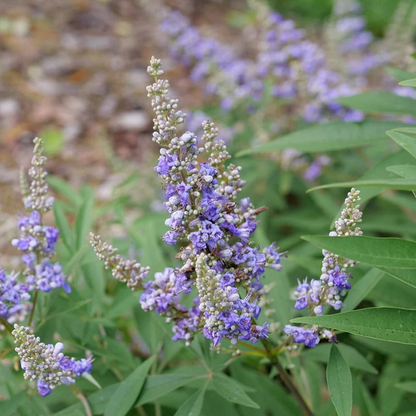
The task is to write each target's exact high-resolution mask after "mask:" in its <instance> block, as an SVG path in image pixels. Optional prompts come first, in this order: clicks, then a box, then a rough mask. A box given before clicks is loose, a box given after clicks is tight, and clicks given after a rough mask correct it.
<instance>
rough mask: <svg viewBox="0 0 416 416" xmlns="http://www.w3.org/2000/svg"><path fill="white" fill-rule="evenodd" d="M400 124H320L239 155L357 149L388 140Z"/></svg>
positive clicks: (373, 122)
mask: <svg viewBox="0 0 416 416" xmlns="http://www.w3.org/2000/svg"><path fill="white" fill-rule="evenodd" d="M397 124H398V123H395V122H392V121H382V120H368V121H364V122H362V123H343V122H340V121H336V122H332V123H325V124H316V125H314V126H311V127H307V128H304V129H302V130H299V131H295V132H293V133H289V134H286V135H284V136H282V137H280V138H278V139H276V140H272V141H270V142H268V143H265V144H263V145H261V146H258V147H252V148H249V149H245V150H243V151H241V152H239V153H238V154H237V156H243V155H248V154H253V153H267V152H276V151H279V150H283V149H296V150H298V151H300V152H311V153H320V152H331V151H336V150H344V149H353V148H356V147H362V146H368V145H372V144H377V143H379V142H385V141H387V140H388V137H387V135H386V130H388V129H391V128H394V127H395V126H397Z"/></svg>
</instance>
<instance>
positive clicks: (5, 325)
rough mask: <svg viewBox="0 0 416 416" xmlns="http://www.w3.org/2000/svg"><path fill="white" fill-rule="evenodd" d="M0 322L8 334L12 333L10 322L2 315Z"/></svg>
mask: <svg viewBox="0 0 416 416" xmlns="http://www.w3.org/2000/svg"><path fill="white" fill-rule="evenodd" d="M0 323H1V324H2V325H3V326H4V327H5V328H6V330H7V332H9V334H10V335H11V334H12V331H13V329H12V327H11V326H10V324H9V323H8V322H7V321H6V320H5V319H4V318H2V317H0Z"/></svg>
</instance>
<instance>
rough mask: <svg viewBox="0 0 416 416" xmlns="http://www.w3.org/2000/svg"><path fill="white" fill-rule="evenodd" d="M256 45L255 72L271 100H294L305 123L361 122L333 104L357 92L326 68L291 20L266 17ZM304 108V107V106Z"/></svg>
mask: <svg viewBox="0 0 416 416" xmlns="http://www.w3.org/2000/svg"><path fill="white" fill-rule="evenodd" d="M265 25H266V28H267V30H266V32H265V36H264V39H262V41H261V44H260V54H259V56H258V72H259V75H260V76H261V77H263V78H266V77H269V78H270V79H271V80H272V81H273V83H274V87H273V90H272V93H273V95H274V96H275V97H279V98H285V99H290V100H291V101H293V100H295V105H296V106H297V108H299V109H300V111H301V112H302V116H303V118H304V120H305V121H306V122H308V123H312V122H318V121H326V120H329V119H334V118H336V119H341V120H345V121H361V120H362V119H363V114H362V113H360V112H358V111H356V110H350V109H346V108H344V107H342V106H341V105H340V104H339V103H337V102H336V101H335V100H336V99H337V98H339V97H342V96H347V95H353V94H355V93H357V92H358V91H357V90H356V89H355V88H353V87H351V86H350V85H348V84H347V83H346V82H345V80H344V79H343V78H342V76H341V75H340V74H338V73H336V72H334V71H331V70H330V69H329V68H328V65H327V60H326V56H325V53H324V51H323V50H322V49H321V48H320V47H319V46H318V45H317V44H315V43H313V42H310V41H309V40H307V39H306V38H305V33H304V31H303V30H300V29H297V28H296V26H295V23H294V22H293V21H292V20H285V19H283V17H282V16H281V15H280V14H278V13H272V14H270V15H269V16H268V18H267V20H266V22H265ZM305 102H306V103H307V104H304V103H305Z"/></svg>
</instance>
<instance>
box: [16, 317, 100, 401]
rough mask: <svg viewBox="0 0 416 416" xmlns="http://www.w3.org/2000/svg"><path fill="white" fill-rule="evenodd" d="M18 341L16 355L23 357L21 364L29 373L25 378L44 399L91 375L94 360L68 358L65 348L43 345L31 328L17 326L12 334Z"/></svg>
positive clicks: (56, 345) (59, 344) (26, 373)
mask: <svg viewBox="0 0 416 416" xmlns="http://www.w3.org/2000/svg"><path fill="white" fill-rule="evenodd" d="M12 334H13V336H14V338H15V344H17V345H18V346H17V347H16V352H17V354H18V355H19V357H20V365H21V367H22V369H23V370H25V373H24V378H25V379H26V380H31V381H34V380H36V379H37V388H38V392H39V394H40V395H41V396H47V395H48V394H50V393H51V391H52V390H53V389H54V388H55V387H57V386H59V385H61V384H66V385H71V384H73V383H75V379H76V378H77V377H80V376H83V375H85V374H89V373H90V372H91V369H92V364H91V362H92V357H89V358H87V359H85V358H83V359H81V360H76V359H75V358H69V357H66V356H65V355H64V354H63V353H62V351H63V349H64V345H63V344H62V343H61V342H58V343H57V344H55V345H52V344H48V345H46V344H44V343H43V342H40V339H39V337H38V338H36V337H35V336H34V335H31V334H30V332H29V328H26V327H23V326H18V325H17V324H15V325H14V330H13V332H12Z"/></svg>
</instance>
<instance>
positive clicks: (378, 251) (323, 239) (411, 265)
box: [302, 235, 416, 269]
mask: <svg viewBox="0 0 416 416" xmlns="http://www.w3.org/2000/svg"><path fill="white" fill-rule="evenodd" d="M302 238H303V239H304V240H306V241H309V242H310V243H312V244H314V245H315V246H317V247H319V248H322V249H325V250H329V251H331V252H332V253H335V254H338V255H340V256H343V257H345V258H348V259H351V260H355V261H359V262H361V263H365V264H368V265H370V266H374V267H385V268H394V269H416V242H414V241H409V240H403V239H401V238H376V237H365V236H349V237H329V236H319V235H318V236H313V235H307V236H303V237H302Z"/></svg>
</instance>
